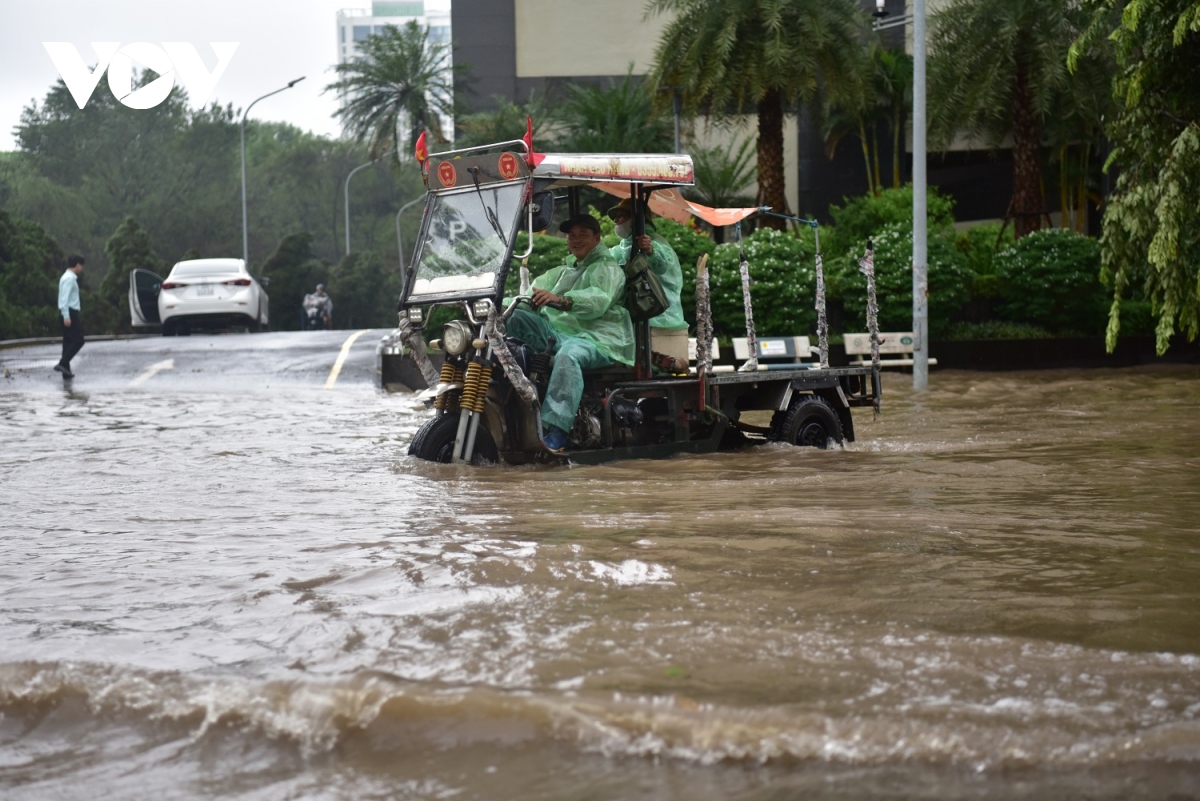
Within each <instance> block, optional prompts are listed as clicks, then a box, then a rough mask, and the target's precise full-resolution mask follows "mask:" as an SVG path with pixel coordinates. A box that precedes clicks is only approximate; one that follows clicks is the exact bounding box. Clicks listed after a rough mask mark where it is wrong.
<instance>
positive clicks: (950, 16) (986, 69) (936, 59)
mask: <svg viewBox="0 0 1200 801" xmlns="http://www.w3.org/2000/svg"><path fill="white" fill-rule="evenodd" d="M1085 23H1086V17H1085V16H1084V13H1083V12H1082V10H1081V9H1080V7H1079V4H1078V3H1076V2H1074V1H1073V0H955V2H953V3H951V4H950V5H948V6H946V7H945V8H944V9H942V10H941V11H940V12H938V13H937V14H935V15H934V16H933V18H932V35H931V37H930V43H929V48H930V62H929V99H930V103H929V107H930V115H929V128H930V138H931V139H932V140H933V141H934V142H935V143H937V144H940V145H941V146H943V147H948V146H949V145H950V143H951V142H952V141H953V139H954V137H955V136H956V135H957V134H958V133H960V132H967V133H970V134H974V135H978V136H981V137H983V138H984V139H985V140H986V141H988V142H989V143H990V144H991V145H992V146H997V147H998V146H999V145H1000V144H1001V142H1002V141H1003V140H1004V139H1005V137H1007V136H1011V137H1012V154H1013V196H1012V202H1011V205H1010V214H1011V216H1012V217H1013V219H1014V224H1015V227H1016V232H1017V236H1018V238H1019V237H1021V236H1024V235H1026V234H1028V233H1029V232H1031V231H1034V230H1036V229H1037V228H1039V227H1040V224H1041V223H1040V220H1041V216H1042V215H1043V214H1044V213H1045V204H1044V202H1043V198H1042V169H1041V163H1042V161H1041V148H1042V142H1043V136H1044V134H1045V127H1046V123H1047V120H1048V119H1050V118H1051V116H1052V115H1055V114H1060V112H1061V111H1062V104H1064V103H1067V102H1068V101H1069V97H1070V93H1071V90H1072V81H1071V80H1070V75H1069V74H1068V71H1067V67H1066V56H1067V50H1068V48H1069V47H1070V45H1071V43H1072V42H1073V41H1075V39H1076V37H1078V36H1079V34H1080V32H1081V31H1082V30H1083V27H1084V24H1085Z"/></svg>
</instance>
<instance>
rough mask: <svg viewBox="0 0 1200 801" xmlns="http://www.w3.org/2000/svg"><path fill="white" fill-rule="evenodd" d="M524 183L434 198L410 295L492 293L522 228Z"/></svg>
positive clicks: (489, 187) (486, 187)
mask: <svg viewBox="0 0 1200 801" xmlns="http://www.w3.org/2000/svg"><path fill="white" fill-rule="evenodd" d="M524 192H525V183H524V182H521V183H515V184H504V185H501V186H496V185H492V186H484V187H483V188H482V189H479V190H477V189H475V188H474V187H472V188H470V189H468V190H466V191H463V192H455V193H453V194H438V195H433V196H432V197H431V200H430V203H429V206H428V208H427V211H426V214H427V215H428V220H427V221H426V225H425V230H424V235H425V239H424V242H423V243H422V247H421V253H420V256H419V257H418V258H419V259H420V261H419V262H418V264H417V275H416V281H415V282H414V284H413V288H412V291H411V292H410V293H409V294H410V295H411V296H417V295H441V294H447V293H463V292H471V293H472V294H479V292H478V290H490V289H492V288H493V287H494V286H495V284H496V276H497V275H498V274H499V273H500V270H501V267H502V266H503V262H504V259H505V257H506V256H507V255H508V250H509V243H510V242H511V241H512V238H513V236H514V235H515V233H516V228H517V226H518V224H519V220H518V215H519V214H520V212H521V198H522V195H523V194H524Z"/></svg>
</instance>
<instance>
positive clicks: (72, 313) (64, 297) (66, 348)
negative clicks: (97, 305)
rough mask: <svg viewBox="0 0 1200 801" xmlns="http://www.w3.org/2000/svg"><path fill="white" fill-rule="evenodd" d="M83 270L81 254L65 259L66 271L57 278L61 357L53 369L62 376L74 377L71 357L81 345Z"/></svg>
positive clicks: (73, 356)
mask: <svg viewBox="0 0 1200 801" xmlns="http://www.w3.org/2000/svg"><path fill="white" fill-rule="evenodd" d="M81 272H83V256H71V257H70V258H68V259H67V271H66V272H65V273H63V274H62V278H59V279H58V312H59V314H60V315H62V324H63V342H62V358H61V359H59V362H58V364H56V365H54V369H55V370H56V371H58V372H60V373H62V376H63V378H74V377H75V374H74V373H72V372H71V359H73V358H75V354H76V353H78V352H79V349H80V348H82V347H83V318H82V317H80V315H79V274H80V273H81Z"/></svg>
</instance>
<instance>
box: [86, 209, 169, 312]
mask: <svg viewBox="0 0 1200 801" xmlns="http://www.w3.org/2000/svg"><path fill="white" fill-rule="evenodd" d="M104 254H105V255H106V256H107V257H108V264H109V267H108V272H106V273H105V274H104V279H103V280H102V281H101V282H100V299H101V300H102V301H103V302H104V303H105V304H107V306H108V307H109V308H110V309H112V310H113V311H114V312H115V313H116V314H117V319H116V320H115V321H112V322H115V323H116V325H117V327H118V329H120V330H128V329H129V327H130V316H129V274H130V273H132V272H133V271H134V270H149V271H150V272H153V273H159V274H162V273H164V272H165V270H166V266H167V265H166V264H164V263H163V260H162V259H160V258H159V257H158V256H157V255H156V254H155V253H154V250H153V248H152V247H151V245H150V235H149V234H147V233H146V231H145V229H144V228H142V227H141V226H140V225H138V224H137V221H136V220H134V219H133V218H132V217H126V218H125V221H124V222H122V223H121V224H120V225H119V226H117V230H116V231H114V232H113V235H112V236H111V237H110V238H109V240H108V242H107V243H106V244H105V245H104Z"/></svg>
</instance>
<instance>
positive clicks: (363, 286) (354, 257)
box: [326, 251, 402, 328]
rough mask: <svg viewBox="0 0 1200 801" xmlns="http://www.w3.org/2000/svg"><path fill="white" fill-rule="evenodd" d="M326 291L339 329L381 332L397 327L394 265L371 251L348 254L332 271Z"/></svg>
mask: <svg viewBox="0 0 1200 801" xmlns="http://www.w3.org/2000/svg"><path fill="white" fill-rule="evenodd" d="M326 288H327V290H328V292H329V294H330V295H331V296H332V297H333V303H334V306H333V313H334V318H333V324H334V325H335V326H337V327H338V328H384V327H388V326H394V325H395V324H396V304H397V302H398V301H399V298H400V290H401V288H402V287H401V280H400V275H399V272H398V271H397V269H396V266H395V265H389V264H384V262H383V261H382V260H381V259H380V258H379V255H378V254H376V253H374V252H373V251H364V252H361V253H351V254H350V255H348V256H346V257H345V258H344V259H342V260H341V262H340V263H339V264H338V265H337V267H335V268H334V270H333V274H332V276H331V277H330V279H329V282H328V285H327V287H326Z"/></svg>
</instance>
